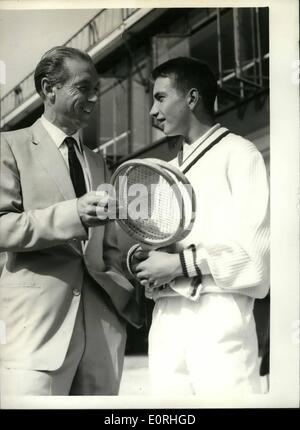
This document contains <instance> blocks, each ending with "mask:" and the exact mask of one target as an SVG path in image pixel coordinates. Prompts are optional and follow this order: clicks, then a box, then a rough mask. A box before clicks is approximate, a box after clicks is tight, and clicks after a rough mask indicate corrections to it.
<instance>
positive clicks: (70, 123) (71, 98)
mask: <svg viewBox="0 0 300 430" xmlns="http://www.w3.org/2000/svg"><path fill="white" fill-rule="evenodd" d="M65 69H66V70H67V71H68V74H69V77H68V79H67V81H66V82H64V83H63V84H57V85H55V86H54V91H55V103H54V105H53V110H54V114H55V120H56V122H57V123H58V124H60V125H61V126H63V127H66V128H68V129H69V130H70V131H72V132H75V131H77V130H78V129H79V128H81V127H84V126H86V125H87V124H88V120H89V118H90V115H91V112H92V111H93V109H94V107H95V104H96V102H97V98H98V89H99V78H98V74H97V71H96V69H95V67H94V65H93V64H91V63H89V62H87V61H85V60H81V59H77V58H76V59H70V58H66V59H65Z"/></svg>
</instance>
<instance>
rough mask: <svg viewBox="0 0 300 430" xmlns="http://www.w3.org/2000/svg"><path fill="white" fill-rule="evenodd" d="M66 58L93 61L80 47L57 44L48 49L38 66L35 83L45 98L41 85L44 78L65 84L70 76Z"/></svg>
mask: <svg viewBox="0 0 300 430" xmlns="http://www.w3.org/2000/svg"><path fill="white" fill-rule="evenodd" d="M66 58H70V59H80V60H84V61H87V62H89V63H92V64H93V62H92V59H91V57H90V56H89V55H88V54H86V53H85V52H83V51H79V49H75V48H71V47H67V46H55V47H54V48H52V49H50V50H49V51H47V52H46V53H45V54H44V55H43V56H42V58H41V60H40V62H39V63H38V65H37V66H36V69H35V72H34V84H35V89H36V91H37V93H38V94H39V95H40V96H41V97H42V98H44V94H43V91H42V87H41V82H42V79H43V78H47V79H48V80H49V82H50V83H51V85H52V86H53V85H57V84H64V83H65V82H66V81H67V80H68V78H69V72H68V69H67V67H64V64H65V60H66Z"/></svg>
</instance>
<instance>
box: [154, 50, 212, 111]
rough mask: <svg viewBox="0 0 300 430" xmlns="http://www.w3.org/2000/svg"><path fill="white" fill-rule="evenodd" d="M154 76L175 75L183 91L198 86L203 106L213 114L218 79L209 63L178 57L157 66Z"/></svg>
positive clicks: (179, 88)
mask: <svg viewBox="0 0 300 430" xmlns="http://www.w3.org/2000/svg"><path fill="white" fill-rule="evenodd" d="M151 75H152V78H153V80H156V79H157V78H159V77H164V78H165V77H173V78H174V80H175V84H176V87H177V88H178V90H180V91H182V92H186V91H188V90H189V89H191V88H196V89H197V90H198V91H199V93H200V94H201V96H202V100H203V106H204V108H205V110H206V111H207V113H209V114H210V115H211V116H213V114H214V102H215V98H216V95H217V89H218V85H217V80H216V78H215V76H214V74H213V72H212V71H211V70H210V68H209V67H208V65H207V64H205V63H203V62H202V61H199V60H197V59H196V58H191V57H189V58H188V57H177V58H173V59H171V60H169V61H166V62H165V63H163V64H161V65H159V66H157V67H156V68H155V69H154V70H153V71H152V74H151Z"/></svg>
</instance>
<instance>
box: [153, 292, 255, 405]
mask: <svg viewBox="0 0 300 430" xmlns="http://www.w3.org/2000/svg"><path fill="white" fill-rule="evenodd" d="M253 303H254V300H253V299H252V298H250V297H247V296H242V295H237V294H235V295H234V294H231V293H224V294H219V293H207V294H203V295H202V296H200V298H199V301H197V302H193V301H191V300H189V299H186V298H184V297H182V296H178V297H163V298H160V299H158V300H157V302H156V304H155V307H154V311H153V319H152V325H151V329H150V333H149V372H150V381H151V389H152V393H153V394H160V395H163V394H168V395H180V396H182V395H183V394H196V395H205V396H208V395H212V396H216V395H222V394H226V395H230V393H232V394H233V395H234V394H238V395H240V394H247V393H259V392H260V378H259V363H258V344H257V335H256V328H255V322H254V318H253V313H252V310H253Z"/></svg>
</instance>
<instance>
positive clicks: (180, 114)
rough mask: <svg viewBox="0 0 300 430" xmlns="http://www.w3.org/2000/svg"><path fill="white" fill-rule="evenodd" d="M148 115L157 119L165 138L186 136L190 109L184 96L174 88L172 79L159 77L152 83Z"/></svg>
mask: <svg viewBox="0 0 300 430" xmlns="http://www.w3.org/2000/svg"><path fill="white" fill-rule="evenodd" d="M153 99H154V101H153V106H152V108H151V111H150V115H151V116H153V117H155V118H156V119H157V122H158V124H159V126H160V127H161V128H162V130H163V132H164V133H165V134H166V135H167V136H178V135H180V136H186V135H187V131H188V127H189V122H190V121H189V120H190V112H191V111H190V109H189V107H188V104H187V99H186V96H185V95H184V94H183V93H182V92H181V91H180V90H178V89H177V88H176V85H175V80H174V78H173V77H159V78H157V79H156V81H155V83H154V89H153Z"/></svg>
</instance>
